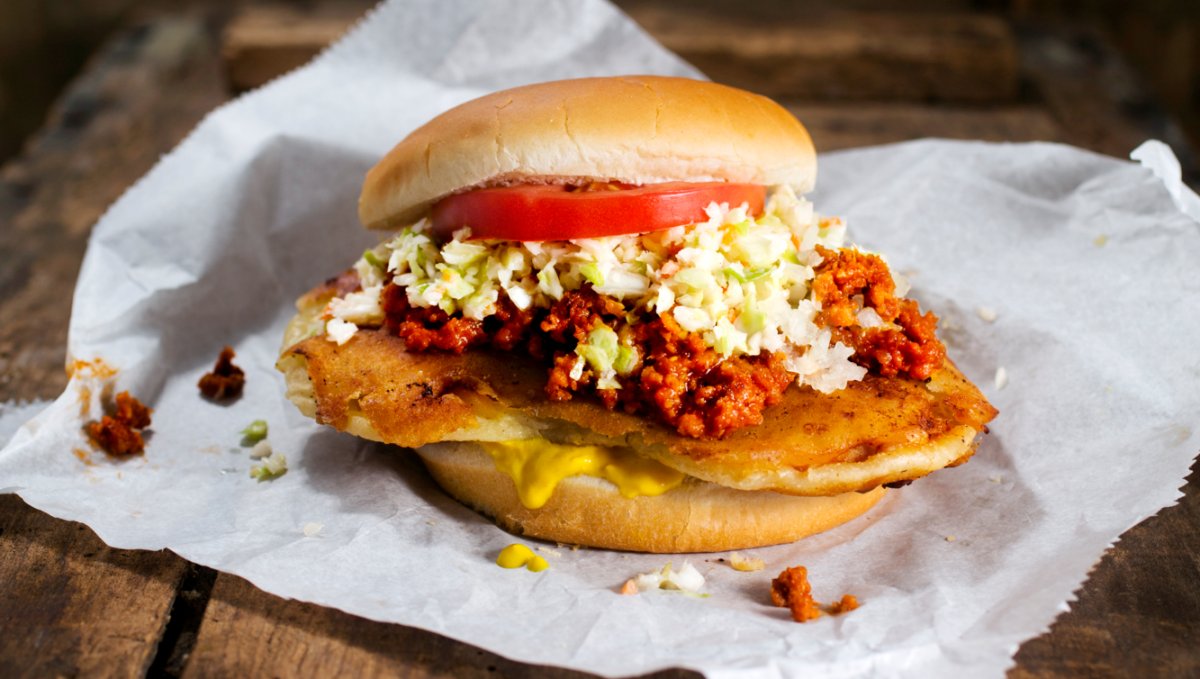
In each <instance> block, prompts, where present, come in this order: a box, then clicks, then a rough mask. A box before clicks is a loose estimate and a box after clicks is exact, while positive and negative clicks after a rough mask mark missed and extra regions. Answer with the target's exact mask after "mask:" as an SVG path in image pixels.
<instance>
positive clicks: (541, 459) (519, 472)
mask: <svg viewBox="0 0 1200 679" xmlns="http://www.w3.org/2000/svg"><path fill="white" fill-rule="evenodd" d="M480 445H482V446H483V448H484V450H486V451H488V453H490V454H491V456H492V458H493V459H494V460H495V461H496V468H497V469H499V470H500V471H502V472H504V473H505V474H508V475H509V476H510V477H512V480H513V482H514V483H515V484H516V485H517V495H518V496H519V497H520V498H521V504H523V505H525V506H526V507H528V508H529V509H538V508H539V507H541V506H542V505H544V504H546V502H547V501H549V500H550V496H551V495H553V494H554V489H555V488H556V487H557V486H558V482H559V481H562V480H563V479H565V478H567V477H568V476H577V475H580V474H585V475H587V476H594V477H596V478H600V479H605V480H607V481H609V482H611V483H612V484H613V485H615V486H616V487H617V490H619V491H620V492H621V495H624V496H625V497H628V498H633V497H637V496H639V495H662V494H663V493H665V492H667V491H668V490H671V489H672V488H674V487H675V486H678V485H679V484H680V483H682V482H683V474H682V473H681V472H678V471H675V470H674V469H671V468H670V467H668V466H666V465H664V464H661V463H659V462H655V461H654V460H650V459H647V458H644V457H641V456H639V455H637V454H635V453H632V452H630V451H628V450H623V449H620V448H606V447H603V446H570V445H563V444H559V443H550V442H549V441H544V440H542V439H525V440H520V441H497V442H484V443H480Z"/></svg>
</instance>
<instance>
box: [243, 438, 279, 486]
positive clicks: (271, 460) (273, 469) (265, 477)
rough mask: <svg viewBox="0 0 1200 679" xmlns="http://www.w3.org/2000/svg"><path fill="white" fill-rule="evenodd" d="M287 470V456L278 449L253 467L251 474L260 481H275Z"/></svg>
mask: <svg viewBox="0 0 1200 679" xmlns="http://www.w3.org/2000/svg"><path fill="white" fill-rule="evenodd" d="M263 443H266V441H263ZM287 470H288V469H287V456H285V455H284V454H283V453H281V452H279V451H278V450H277V451H274V452H272V453H271V454H270V456H269V457H267V459H265V460H263V463H262V464H260V465H256V466H254V467H251V468H250V476H251V478H254V479H257V480H258V481H273V480H274V479H277V478H279V477H280V476H283V475H284V474H286V473H287Z"/></svg>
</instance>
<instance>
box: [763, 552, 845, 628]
mask: <svg viewBox="0 0 1200 679" xmlns="http://www.w3.org/2000/svg"><path fill="white" fill-rule="evenodd" d="M771 603H772V604H774V605H776V606H778V607H780V608H787V609H789V610H791V612H792V620H795V621H796V622H808V621H809V620H815V619H817V618H819V617H821V604H820V603H819V602H818V601H817V600H816V599H814V598H813V596H812V585H810V584H809V582H808V569H806V568H805V567H804V566H792V567H791V568H788V569H786V570H784V571H783V572H782V573H780V574H779V577H777V578H775V579H774V580H772V581H771ZM856 608H858V598H857V597H855V596H854V595H853V594H843V595H842V598H841V599H840V600H839V601H838V602H837V603H834V604H831V605H829V606H828V607H827V608H826V610H827V611H828V612H829V614H830V615H841V614H843V613H849V612H850V611H853V610H854V609H856Z"/></svg>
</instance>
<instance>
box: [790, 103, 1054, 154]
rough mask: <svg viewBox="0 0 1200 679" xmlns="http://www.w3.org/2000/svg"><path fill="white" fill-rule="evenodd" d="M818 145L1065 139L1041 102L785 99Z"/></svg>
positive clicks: (830, 148)
mask: <svg viewBox="0 0 1200 679" xmlns="http://www.w3.org/2000/svg"><path fill="white" fill-rule="evenodd" d="M783 103H784V106H786V107H787V109H788V110H789V111H791V112H792V113H793V114H794V115H795V116H796V117H797V118H799V119H800V120H801V121H803V122H804V125H805V126H806V127H808V131H809V133H810V134H811V135H812V138H813V143H815V144H816V146H817V151H818V152H819V153H823V152H826V151H834V150H837V149H845V148H856V147H859V146H871V145H874V144H889V143H892V142H899V141H908V140H911V139H921V138H924V137H944V138H947V139H981V140H984V141H1061V140H1062V139H1063V138H1064V136H1065V135H1064V132H1063V130H1062V129H1061V128H1060V127H1059V126H1058V123H1057V122H1055V120H1054V118H1053V117H1052V116H1050V114H1048V113H1047V112H1046V110H1045V109H1043V108H1040V107H1036V106H1005V107H965V106H935V105H931V104H910V103H813V102H790V101H786V100H785V101H784V102H783Z"/></svg>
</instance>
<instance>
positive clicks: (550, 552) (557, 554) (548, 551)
mask: <svg viewBox="0 0 1200 679" xmlns="http://www.w3.org/2000/svg"><path fill="white" fill-rule="evenodd" d="M534 549H536V550H537V551H539V552H541V553H542V554H547V555H549V556H552V557H554V558H556V559H561V558H562V552H560V551H557V550H554V549H550V548H549V547H545V546H543V545H538V546H537V547H535V548H534Z"/></svg>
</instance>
